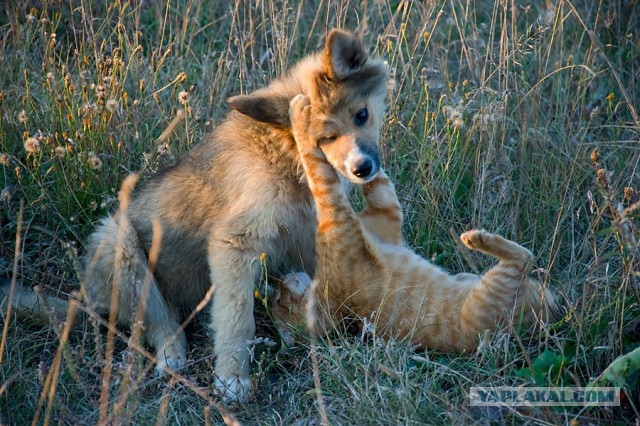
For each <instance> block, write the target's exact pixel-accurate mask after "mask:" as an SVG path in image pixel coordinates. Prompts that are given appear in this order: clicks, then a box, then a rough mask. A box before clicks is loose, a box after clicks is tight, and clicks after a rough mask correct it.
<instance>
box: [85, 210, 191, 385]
mask: <svg viewBox="0 0 640 426" xmlns="http://www.w3.org/2000/svg"><path fill="white" fill-rule="evenodd" d="M87 248H88V249H87V256H86V258H85V282H86V293H87V299H88V301H89V304H90V305H92V307H93V309H94V310H96V311H97V312H99V313H103V314H105V313H108V312H109V311H110V310H111V309H112V308H113V307H116V309H117V311H116V313H117V316H116V318H117V321H118V324H120V325H123V326H127V327H130V328H131V329H135V327H140V326H141V327H142V336H143V338H144V340H145V341H146V342H147V343H148V344H149V345H151V346H153V347H154V349H155V350H156V357H157V360H158V363H157V366H156V370H157V371H158V373H160V374H164V367H169V368H172V369H176V368H179V367H181V366H182V365H183V364H184V362H185V360H186V339H185V336H184V332H183V331H182V330H181V329H180V325H179V324H178V322H177V321H176V319H175V317H174V315H173V314H172V312H171V310H170V309H169V308H168V306H167V303H166V301H165V300H164V297H163V296H162V294H161V293H160V289H159V288H158V284H157V282H156V280H155V278H154V277H153V275H152V274H151V271H150V270H149V267H148V263H147V258H146V256H145V252H144V249H143V248H142V246H141V244H140V241H139V240H138V236H137V233H136V231H135V230H134V229H133V227H131V225H130V223H129V221H128V220H127V218H126V217H125V216H124V215H122V214H121V215H119V216H118V219H117V220H116V219H114V218H113V217H109V218H106V219H104V220H103V221H102V223H101V224H100V225H99V226H98V227H97V228H96V231H95V232H94V233H93V234H92V235H91V237H90V238H89V241H88V245H87ZM113 294H117V295H118V297H117V303H116V304H112V303H111V297H112V295H113ZM140 313H141V314H140ZM140 319H141V320H142V324H139V323H138V320H140ZM174 335H175V338H174Z"/></svg>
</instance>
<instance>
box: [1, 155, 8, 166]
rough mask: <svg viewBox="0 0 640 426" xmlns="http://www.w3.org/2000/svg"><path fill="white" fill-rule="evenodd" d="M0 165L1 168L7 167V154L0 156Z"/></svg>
mask: <svg viewBox="0 0 640 426" xmlns="http://www.w3.org/2000/svg"><path fill="white" fill-rule="evenodd" d="M0 164H2V165H3V166H8V165H9V154H5V153H4V152H3V153H2V154H0Z"/></svg>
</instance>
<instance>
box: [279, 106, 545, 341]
mask: <svg viewBox="0 0 640 426" xmlns="http://www.w3.org/2000/svg"><path fill="white" fill-rule="evenodd" d="M364 107H365V108H366V105H365V106H364ZM313 111H314V106H313V105H312V104H310V101H309V98H308V97H306V96H304V95H298V96H297V97H296V98H294V99H293V100H292V101H291V106H290V110H289V114H290V119H291V123H292V127H293V134H294V138H295V140H296V143H297V146H298V151H299V153H300V157H301V160H302V164H303V166H304V170H305V173H306V177H307V181H308V184H309V188H310V189H311V192H312V194H313V197H314V200H315V206H316V213H317V225H318V228H317V236H316V252H317V255H316V269H315V279H314V280H313V282H312V283H311V280H310V279H309V278H308V276H306V274H301V273H298V274H292V275H289V276H287V277H286V278H285V279H284V281H283V282H282V283H281V284H280V285H279V291H278V293H277V295H276V297H275V299H274V300H273V302H272V306H271V308H272V312H273V314H274V317H275V318H276V321H277V322H280V323H286V324H289V325H298V324H301V323H303V322H304V321H305V311H306V309H305V306H306V305H307V304H308V305H309V306H308V315H306V317H307V318H308V325H309V327H310V330H311V331H312V332H320V333H324V332H326V331H327V327H328V324H330V323H331V322H332V321H327V320H329V319H330V320H340V319H342V318H345V317H347V316H351V317H353V316H354V315H355V316H358V317H361V318H365V319H368V320H370V321H371V322H372V323H374V324H375V326H376V332H377V333H378V335H383V336H385V337H390V338H408V339H409V340H410V341H411V342H412V343H415V344H418V345H419V346H421V347H424V348H429V349H436V350H439V351H447V352H450V351H471V350H473V349H474V348H475V347H476V346H477V344H478V341H479V335H480V334H481V333H483V332H484V330H486V329H490V330H494V329H495V328H496V327H497V326H498V324H499V322H500V320H501V319H502V318H503V316H504V315H505V314H514V315H515V317H516V318H519V316H520V314H522V315H523V316H524V317H525V318H529V319H531V318H534V317H538V318H541V319H544V320H555V319H556V318H557V317H556V315H557V314H556V312H557V305H556V302H555V300H554V297H553V295H552V294H551V293H550V292H549V291H548V290H543V289H542V287H541V286H540V284H539V283H538V282H536V281H535V280H533V279H531V278H529V277H528V274H529V272H530V270H531V265H532V261H533V256H532V254H531V252H530V251H529V250H527V249H526V248H524V247H522V246H520V245H518V244H516V243H515V242H513V241H509V240H507V239H505V238H503V237H501V236H499V235H494V234H491V233H489V232H487V231H484V230H472V231H468V232H465V233H464V234H462V235H461V237H460V238H461V239H462V242H463V243H464V244H465V245H466V246H467V247H468V248H470V249H473V250H477V251H479V252H482V253H485V254H487V255H490V256H493V257H496V258H498V259H499V263H498V264H497V265H496V266H494V267H492V268H490V269H489V270H488V271H486V272H485V273H484V274H482V275H475V274H467V273H462V274H457V275H451V274H448V273H446V272H445V271H443V270H441V269H440V268H439V267H437V266H435V265H433V264H431V263H430V262H428V261H427V260H425V259H423V258H421V257H419V256H418V255H417V254H415V253H414V252H413V251H411V250H410V249H408V248H407V247H405V246H404V244H403V240H402V235H401V229H402V210H401V208H400V205H399V203H398V199H397V197H396V194H395V190H394V188H393V185H392V184H391V182H390V181H389V179H388V177H387V176H386V175H385V173H384V172H383V171H382V170H381V171H380V172H378V173H377V175H375V176H374V177H373V178H372V179H371V180H370V181H369V182H368V183H366V184H364V186H363V189H364V194H365V199H366V203H367V205H366V207H365V209H364V210H363V211H362V212H361V213H360V215H359V216H358V215H356V213H355V212H354V211H353V209H352V208H351V206H350V204H349V201H348V199H347V196H346V194H345V191H344V188H343V185H342V184H341V182H340V179H339V178H338V175H337V173H336V171H335V169H334V168H333V167H332V166H331V165H330V164H329V163H328V162H327V160H326V158H325V156H324V154H323V153H322V151H321V150H320V148H319V146H318V145H319V144H323V143H333V141H331V140H330V139H329V140H327V139H326V138H323V136H322V135H323V125H322V117H321V116H320V117H316V116H315V115H314V114H313ZM341 137H348V135H346V136H341Z"/></svg>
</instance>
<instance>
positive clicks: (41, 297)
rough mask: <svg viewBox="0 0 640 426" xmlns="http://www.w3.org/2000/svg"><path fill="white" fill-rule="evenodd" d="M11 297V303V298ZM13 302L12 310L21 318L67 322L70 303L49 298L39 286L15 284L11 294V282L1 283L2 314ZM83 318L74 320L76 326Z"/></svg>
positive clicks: (6, 280) (0, 307) (4, 281)
mask: <svg viewBox="0 0 640 426" xmlns="http://www.w3.org/2000/svg"><path fill="white" fill-rule="evenodd" d="M10 297H11V301H9V298H10ZM9 302H11V309H12V312H14V313H15V314H16V315H17V316H18V317H19V318H30V319H34V320H36V321H38V322H49V321H51V320H54V321H57V322H61V321H64V320H66V318H67V311H68V309H69V302H68V301H67V300H64V299H60V298H58V297H53V296H47V295H46V294H44V292H43V291H42V290H41V288H40V287H39V286H36V287H35V288H34V289H28V288H24V287H22V286H21V285H20V284H19V283H17V282H16V283H15V285H14V288H13V294H11V280H8V279H3V280H1V281H0V312H3V313H6V312H7V309H8V307H9ZM80 320H81V317H79V316H78V315H76V316H75V317H74V318H73V322H74V325H76V324H77V323H79V322H80Z"/></svg>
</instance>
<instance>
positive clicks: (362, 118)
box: [354, 108, 369, 126]
mask: <svg viewBox="0 0 640 426" xmlns="http://www.w3.org/2000/svg"><path fill="white" fill-rule="evenodd" d="M368 119H369V111H368V110H367V109H366V108H362V109H361V110H360V111H358V112H356V118H355V120H354V122H355V123H356V126H362V125H363V124H364V123H366V122H367V120H368Z"/></svg>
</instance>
